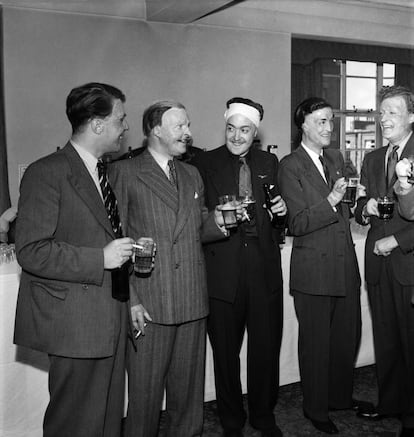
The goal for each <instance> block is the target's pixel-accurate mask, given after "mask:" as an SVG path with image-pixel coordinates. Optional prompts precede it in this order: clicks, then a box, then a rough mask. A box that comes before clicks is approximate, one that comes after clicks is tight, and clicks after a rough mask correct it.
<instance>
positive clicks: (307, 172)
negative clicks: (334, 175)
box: [295, 146, 334, 196]
mask: <svg viewBox="0 0 414 437" xmlns="http://www.w3.org/2000/svg"><path fill="white" fill-rule="evenodd" d="M295 153H296V156H297V157H298V159H299V160H300V162H301V163H302V166H303V175H304V176H305V177H306V179H308V180H309V182H310V183H311V184H312V185H313V186H314V187H315V188H316V189H317V190H318V191H319V192H321V193H322V195H324V196H327V195H328V194H329V192H330V189H329V186H328V185H327V183H326V182H325V179H324V178H323V177H322V175H321V174H320V173H319V170H318V169H317V167H316V165H315V164H314V162H313V161H312V158H311V157H310V156H309V155H308V153H307V152H306V150H305V149H304V148H303V147H302V146H299V147H298V148H297V149H296V151H295ZM327 165H328V168H329V171H331V167H332V164H329V163H327ZM332 171H333V172H334V169H333V168H332Z"/></svg>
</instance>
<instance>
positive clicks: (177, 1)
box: [0, 0, 414, 24]
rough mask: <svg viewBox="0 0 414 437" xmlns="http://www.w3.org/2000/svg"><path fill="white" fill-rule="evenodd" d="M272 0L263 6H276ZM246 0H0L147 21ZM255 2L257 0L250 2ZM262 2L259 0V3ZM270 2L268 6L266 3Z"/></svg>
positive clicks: (399, 4)
mask: <svg viewBox="0 0 414 437" xmlns="http://www.w3.org/2000/svg"><path fill="white" fill-rule="evenodd" d="M285 1H289V0H272V2H268V1H267V2H263V3H262V4H263V5H264V4H265V3H266V8H268V9H271V8H272V4H273V5H274V6H273V7H275V6H276V2H278V3H279V4H280V3H283V2H285ZM303 1H306V0H303ZM326 1H329V2H331V4H332V1H334V2H336V3H340V4H359V5H364V6H367V7H373V8H386V9H397V10H399V11H401V10H404V9H406V10H409V11H410V13H412V12H413V11H414V0H326ZM241 2H246V3H248V2H249V0H233V1H229V0H0V3H1V4H3V5H4V6H9V7H18V8H29V9H42V10H50V11H61V12H71V13H82V14H96V15H110V16H115V17H124V18H132V19H142V20H147V21H161V22H169V23H183V24H184V23H191V22H193V21H196V20H197V19H199V18H201V17H203V16H206V15H208V14H212V13H215V12H218V11H220V10H223V9H227V8H228V7H234V6H236V5H237V4H238V3H241ZM253 3H256V4H257V3H258V2H253ZM260 5H261V4H260ZM269 5H270V6H269Z"/></svg>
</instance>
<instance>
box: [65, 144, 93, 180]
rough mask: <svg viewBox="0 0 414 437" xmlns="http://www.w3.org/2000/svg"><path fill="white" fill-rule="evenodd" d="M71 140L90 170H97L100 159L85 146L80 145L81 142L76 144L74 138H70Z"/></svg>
mask: <svg viewBox="0 0 414 437" xmlns="http://www.w3.org/2000/svg"><path fill="white" fill-rule="evenodd" d="M70 142H71V144H72V146H73V148H74V149H75V150H76V151H77V152H78V154H79V156H80V157H81V159H82V161H83V162H84V163H85V165H86V166H87V167H88V169H89V171H91V172H92V173H93V172H94V171H95V170H96V165H97V163H98V159H97V158H96V157H95V156H93V155H92V153H90V152H89V151H88V150H86V149H85V148H84V147H82V146H80V145H79V144H76V143H75V142H74V141H73V140H70Z"/></svg>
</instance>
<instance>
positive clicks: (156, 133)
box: [152, 125, 161, 137]
mask: <svg viewBox="0 0 414 437" xmlns="http://www.w3.org/2000/svg"><path fill="white" fill-rule="evenodd" d="M152 133H153V135H154V136H156V137H159V136H160V135H161V126H159V125H157V126H154V127H153V128H152Z"/></svg>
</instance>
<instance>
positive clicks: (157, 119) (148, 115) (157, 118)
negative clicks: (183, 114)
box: [142, 100, 185, 137]
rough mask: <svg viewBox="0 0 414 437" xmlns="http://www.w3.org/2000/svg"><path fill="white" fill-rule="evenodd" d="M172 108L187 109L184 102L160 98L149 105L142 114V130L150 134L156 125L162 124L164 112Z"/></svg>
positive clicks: (145, 133) (147, 134) (146, 134)
mask: <svg viewBox="0 0 414 437" xmlns="http://www.w3.org/2000/svg"><path fill="white" fill-rule="evenodd" d="M171 108H178V109H184V110H185V106H184V105H183V104H182V103H180V102H176V101H174V100H160V101H158V102H155V103H153V104H152V105H151V106H148V108H147V109H146V110H145V111H144V114H143V116H142V131H143V133H144V135H145V136H146V137H148V136H149V134H150V133H151V131H152V129H154V127H155V126H161V122H162V121H161V120H162V116H163V114H164V112H167V111H168V110H169V109H171Z"/></svg>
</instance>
